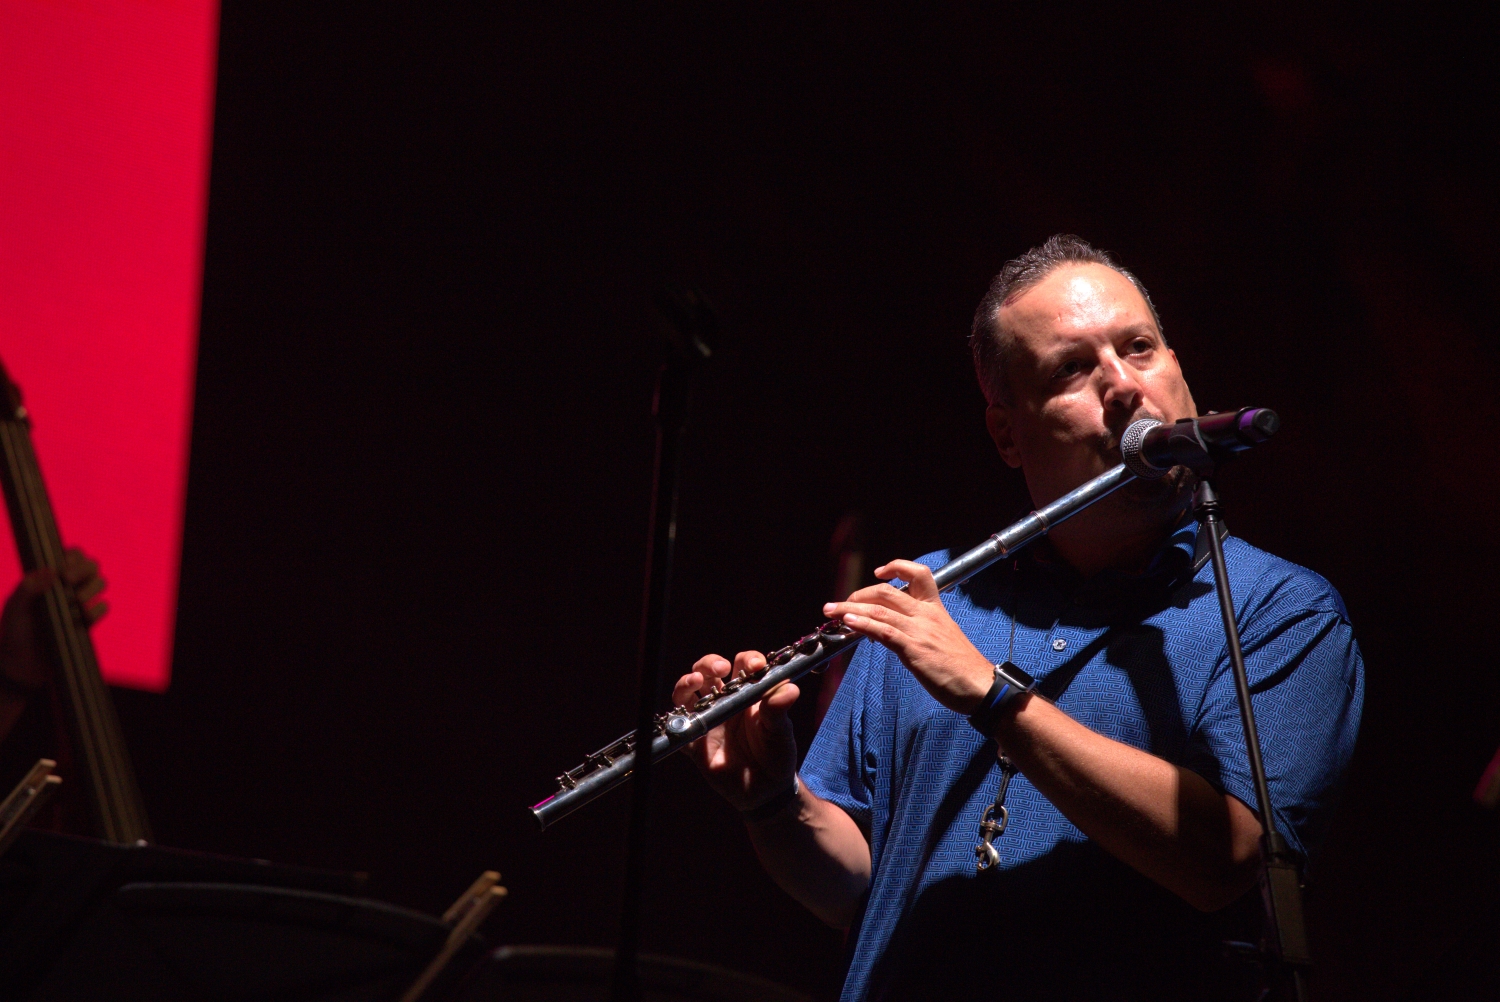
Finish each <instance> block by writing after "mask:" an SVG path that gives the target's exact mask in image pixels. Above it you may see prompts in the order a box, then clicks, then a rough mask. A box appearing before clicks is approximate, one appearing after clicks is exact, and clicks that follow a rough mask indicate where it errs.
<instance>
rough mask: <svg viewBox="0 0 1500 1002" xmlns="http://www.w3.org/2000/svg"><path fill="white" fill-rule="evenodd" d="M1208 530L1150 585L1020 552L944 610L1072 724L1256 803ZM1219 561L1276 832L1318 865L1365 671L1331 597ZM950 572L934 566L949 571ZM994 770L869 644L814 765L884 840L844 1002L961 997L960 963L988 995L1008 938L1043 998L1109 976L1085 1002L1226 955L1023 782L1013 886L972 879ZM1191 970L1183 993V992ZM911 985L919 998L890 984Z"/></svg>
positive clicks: (1165, 554) (1239, 548) (1208, 931)
mask: <svg viewBox="0 0 1500 1002" xmlns="http://www.w3.org/2000/svg"><path fill="white" fill-rule="evenodd" d="M1195 529H1196V526H1195V525H1194V524H1193V523H1191V522H1189V523H1187V524H1185V526H1184V527H1183V528H1182V529H1180V530H1179V531H1178V532H1177V533H1176V535H1174V536H1173V537H1172V540H1171V543H1170V545H1169V546H1167V547H1166V548H1165V549H1164V550H1163V551H1162V553H1161V554H1160V555H1159V556H1158V557H1157V559H1156V561H1155V562H1154V563H1153V565H1152V566H1151V568H1150V569H1148V571H1147V572H1146V573H1145V574H1144V575H1123V574H1115V573H1111V572H1105V573H1104V574H1101V575H1098V576H1097V577H1095V578H1094V579H1092V580H1090V581H1088V582H1082V581H1081V580H1080V579H1079V578H1078V576H1077V575H1076V573H1074V572H1073V571H1072V570H1071V569H1070V568H1068V567H1067V566H1066V565H1062V564H1059V563H1057V562H1055V561H1053V562H1049V561H1047V560H1046V559H1044V556H1043V555H1040V554H1037V555H1033V554H1031V553H1023V554H1021V555H1020V556H1019V557H1018V558H1016V559H1014V560H1012V561H1007V562H1003V563H1000V564H997V565H995V566H993V567H991V568H990V569H988V570H987V571H985V572H984V573H982V574H980V575H977V576H976V577H975V578H973V579H972V580H971V581H969V582H968V583H967V584H966V585H964V586H962V587H960V588H956V589H954V590H953V591H950V592H948V593H947V594H946V595H944V596H943V601H944V603H945V605H946V606H947V608H948V611H949V613H950V614H951V615H952V616H953V618H954V620H956V621H957V623H958V625H959V626H960V627H961V628H962V629H963V631H964V633H965V634H966V635H967V636H968V637H969V639H970V640H971V641H973V643H974V644H975V645H976V646H977V647H978V648H979V650H980V651H981V652H982V653H983V654H984V655H985V657H986V658H988V659H990V660H991V661H996V662H999V661H1003V660H1005V659H1006V657H1007V655H1008V654H1009V657H1010V660H1012V661H1013V662H1015V663H1016V664H1017V665H1019V666H1020V667H1021V668H1023V669H1024V670H1026V671H1028V672H1030V673H1031V674H1032V675H1033V676H1035V677H1036V678H1037V679H1038V682H1039V689H1040V692H1041V693H1042V694H1044V695H1045V696H1046V697H1047V698H1049V699H1052V700H1054V701H1055V702H1056V704H1057V706H1058V708H1059V709H1062V710H1063V711H1065V712H1067V713H1068V714H1069V715H1070V716H1072V717H1073V718H1074V719H1075V720H1078V721H1079V722H1081V723H1083V724H1085V725H1087V726H1088V727H1090V728H1092V729H1093V730H1095V731H1097V732H1099V733H1100V734H1104V735H1106V736H1108V737H1111V738H1113V739H1115V740H1117V741H1120V742H1123V743H1124V744H1128V745H1132V746H1134V747H1136V748H1141V749H1144V750H1147V751H1149V752H1151V753H1153V754H1155V755H1158V756H1160V757H1161V758H1163V759H1165V760H1167V761H1169V762H1173V763H1176V764H1179V765H1182V766H1184V767H1185V768H1187V769H1191V770H1193V771H1194V772H1197V773H1198V774H1199V775H1201V776H1203V777H1204V778H1205V779H1206V780H1208V782H1209V783H1210V784H1212V785H1213V786H1214V787H1216V788H1217V789H1219V790H1221V791H1224V792H1227V793H1230V794H1232V795H1234V796H1235V797H1237V798H1239V799H1240V800H1242V801H1244V802H1245V803H1246V804H1247V805H1255V802H1256V801H1255V793H1254V789H1253V787H1252V785H1251V781H1250V774H1249V768H1248V764H1247V761H1246V754H1245V742H1244V733H1243V730H1242V727H1241V723H1240V717H1239V710H1238V705H1237V703H1236V701H1235V688H1234V681H1233V676H1232V673H1231V672H1230V670H1229V660H1228V654H1227V650H1226V646H1225V641H1224V633H1223V624H1222V621H1221V618H1220V613H1219V607H1218V602H1217V598H1216V596H1215V594H1214V587H1213V568H1212V566H1210V565H1204V566H1203V567H1202V568H1201V570H1199V571H1197V572H1196V573H1194V571H1193V569H1192V564H1193V549H1194V539H1195ZM1225 549H1226V558H1227V561H1228V566H1229V574H1230V581H1231V587H1232V591H1233V595H1234V600H1235V609H1236V613H1237V615H1238V620H1239V627H1240V631H1241V636H1242V643H1243V647H1244V652H1245V660H1246V667H1247V670H1248V674H1249V679H1250V683H1251V688H1252V692H1253V693H1254V706H1255V713H1256V722H1257V724H1258V727H1259V730H1260V738H1261V746H1262V750H1263V754H1264V758H1265V761H1266V768H1267V771H1268V774H1269V781H1270V789H1271V800H1272V803H1273V805H1274V806H1275V816H1276V826H1277V828H1278V829H1279V830H1280V831H1281V833H1282V834H1283V835H1285V836H1286V838H1287V839H1288V840H1289V841H1290V843H1291V845H1292V846H1293V848H1294V849H1296V850H1297V851H1298V852H1299V853H1302V854H1304V855H1305V854H1306V853H1307V852H1308V850H1309V849H1312V848H1314V847H1315V846H1316V844H1317V842H1318V839H1319V837H1320V836H1321V834H1322V832H1323V830H1324V828H1325V826H1326V823H1327V821H1328V814H1329V811H1328V808H1329V807H1330V804H1331V801H1332V798H1333V795H1334V792H1335V788H1336V787H1337V785H1338V780H1339V777H1340V775H1341V774H1342V772H1343V771H1344V768H1345V766H1346V765H1347V764H1348V762H1349V757H1350V755H1351V753H1352V751H1353V747H1354V739H1355V733H1356V731H1357V730H1358V726H1359V717H1360V708H1361V703H1362V699H1363V664H1362V661H1361V658H1360V654H1359V649H1358V647H1357V645H1356V644H1355V641H1354V636H1353V633H1352V632H1351V629H1350V626H1349V621H1348V615H1347V613H1346V611H1345V609H1344V604H1343V601H1342V600H1341V599H1340V597H1339V595H1338V593H1337V592H1336V591H1335V590H1334V589H1333V587H1332V586H1331V585H1330V584H1329V583H1328V582H1327V581H1325V580H1324V579H1323V578H1321V577H1319V576H1318V575H1316V574H1313V573H1312V572H1310V571H1308V570H1305V569H1304V568H1301V567H1298V566H1296V565H1295V564H1292V563H1289V562H1287V561H1285V560H1281V559H1279V558H1277V557H1274V556H1271V555H1270V554H1267V553H1264V552H1262V551H1260V550H1257V549H1256V548H1254V547H1252V546H1250V545H1248V544H1246V543H1244V542H1242V541H1240V540H1238V539H1236V538H1234V537H1232V536H1231V537H1227V538H1226V540H1225ZM953 555H956V554H949V553H946V552H939V553H934V554H929V555H928V556H926V557H924V558H922V561H921V562H922V563H924V564H927V565H928V566H931V567H939V566H941V565H942V564H944V563H946V562H947V561H948V560H949V559H951V556H953ZM1012 632H1013V635H1014V641H1013V643H1014V651H1013V652H1011V645H1012V639H1011V638H1012ZM999 775H1000V772H999V768H998V766H997V764H996V758H995V746H994V744H993V743H992V742H988V741H986V740H985V739H983V738H981V737H980V735H979V734H978V733H977V732H975V731H974V729H973V728H971V727H970V726H969V724H968V722H967V720H965V718H964V717H962V716H960V715H959V714H957V713H954V712H953V711H951V710H948V709H946V708H945V707H943V706H942V705H941V704H939V703H938V702H937V701H936V700H935V699H934V698H933V697H932V696H931V695H930V694H928V692H927V691H926V690H925V689H923V688H922V686H921V685H920V684H919V683H918V682H917V681H916V680H915V679H914V678H913V677H912V675H911V673H910V672H908V671H907V670H906V668H905V667H904V666H902V664H901V663H900V661H899V660H897V658H896V656H895V655H894V654H893V653H891V652H890V651H889V650H887V649H886V648H884V647H881V646H879V645H877V644H874V643H871V642H869V641H866V642H864V643H862V644H860V646H859V648H858V650H857V652H856V654H855V656H854V659H853V660H852V662H851V663H850V665H849V669H848V671H847V673H846V674H845V677H844V681H843V684H842V685H841V686H840V688H839V690H838V693H837V695H836V696H835V697H834V700H833V703H832V705H831V706H830V708H829V711H828V714H827V716H826V718H825V719H824V721H823V724H822V727H821V729H820V730H819V731H818V734H817V736H816V738H815V739H814V741H813V743H812V747H811V748H810V749H809V751H808V754H807V758H806V761H805V762H804V764H803V766H802V770H801V776H802V779H803V781H804V782H805V783H806V784H807V786H808V787H809V788H810V789H811V790H812V791H813V792H815V793H816V794H818V795H819V796H820V797H823V798H824V799H827V800H830V801H832V802H833V803H835V804H838V805H839V806H840V807H842V808H843V809H844V810H845V811H847V812H848V813H849V814H850V816H851V817H853V818H854V819H855V821H856V822H857V823H858V824H859V825H860V827H861V828H862V829H863V830H864V831H865V833H866V834H867V836H868V838H869V842H870V858H871V877H870V889H869V894H868V897H867V898H866V901H865V903H864V906H863V910H862V914H861V915H860V917H859V919H858V920H857V922H856V923H855V926H854V928H853V929H851V931H850V939H849V970H848V974H847V977H846V980H845V984H844V991H843V998H844V999H846V1000H856V999H865V998H877V997H887V996H900V997H909V996H910V995H911V994H912V992H913V989H912V988H911V987H910V985H911V984H913V983H916V984H923V985H927V986H928V987H929V988H932V986H933V985H936V984H938V983H939V982H941V983H944V984H948V983H949V982H948V981H944V979H947V978H950V976H952V975H953V971H954V970H955V969H956V968H959V967H962V966H963V965H968V967H969V968H971V969H978V970H982V971H984V977H986V978H989V979H990V981H989V982H988V983H990V984H993V983H994V978H995V977H996V973H995V970H994V968H993V964H995V963H999V958H1000V957H1001V956H1003V955H1005V954H1006V949H1007V948H1006V947H1002V946H1001V944H1002V943H1004V944H1008V947H1009V949H1014V948H1015V945H1016V944H1017V943H1018V942H1024V943H1025V944H1026V946H1025V949H1026V950H1027V952H1028V953H1029V954H1031V955H1033V956H1034V957H1035V956H1047V957H1050V960H1047V961H1046V963H1047V964H1048V965H1050V967H1051V969H1052V971H1053V973H1052V974H1050V975H1048V977H1050V978H1052V979H1053V980H1052V981H1049V982H1047V983H1048V984H1053V985H1055V984H1056V983H1058V982H1057V978H1058V977H1060V976H1062V975H1063V974H1067V975H1068V976H1072V975H1071V972H1074V971H1075V970H1076V968H1075V967H1074V966H1071V965H1075V964H1076V965H1088V964H1092V965H1094V966H1096V967H1098V968H1099V972H1100V973H1099V976H1100V977H1101V978H1105V979H1107V980H1105V981H1102V982H1101V983H1100V985H1099V986H1097V987H1096V988H1089V987H1087V986H1086V985H1085V986H1083V987H1077V986H1075V988H1074V989H1072V991H1073V992H1075V993H1076V997H1087V996H1088V995H1089V994H1090V993H1092V992H1095V991H1101V992H1103V991H1107V997H1110V998H1124V997H1132V998H1133V997H1137V996H1134V995H1130V994H1129V993H1128V992H1125V993H1124V994H1122V993H1121V990H1120V988H1119V986H1120V985H1121V984H1122V982H1129V980H1130V979H1131V978H1132V977H1136V976H1137V975H1139V974H1140V971H1141V970H1144V969H1145V967H1149V966H1151V965H1155V968H1153V969H1156V968H1160V967H1162V966H1163V965H1165V967H1166V968H1172V967H1174V966H1176V967H1182V965H1183V964H1184V963H1187V961H1185V960H1184V959H1183V958H1185V957H1187V956H1189V955H1190V954H1194V951H1196V952H1197V954H1198V955H1206V953H1207V952H1212V953H1215V954H1216V952H1217V942H1218V938H1219V932H1220V931H1221V930H1218V929H1217V928H1216V927H1214V926H1213V925H1212V917H1206V916H1203V915H1202V914H1201V913H1198V912H1195V911H1193V910H1192V909H1190V908H1188V907H1187V906H1186V905H1184V904H1182V903H1181V902H1180V901H1179V900H1178V899H1176V898H1175V897H1173V896H1172V895H1170V894H1168V893H1167V892H1165V891H1164V890H1162V889H1161V888H1159V887H1157V886H1156V885H1155V884H1152V883H1151V882H1149V881H1147V880H1146V879H1145V878H1144V877H1140V876H1139V875H1136V874H1134V872H1133V871H1129V870H1128V868H1126V867H1125V866H1124V864H1121V863H1118V862H1117V861H1115V860H1113V858H1112V857H1107V856H1106V854H1104V853H1103V852H1102V850H1099V849H1097V848H1096V847H1095V846H1094V845H1093V843H1092V842H1090V841H1089V840H1088V839H1087V837H1086V836H1085V835H1084V834H1083V833H1082V832H1081V831H1079V829H1078V828H1077V827H1075V826H1074V825H1073V824H1072V823H1071V822H1070V821H1068V819H1067V818H1065V817H1063V815H1062V814H1061V812H1059V811H1058V810H1057V808H1055V807H1053V806H1052V804H1051V803H1049V802H1048V801H1047V800H1046V799H1045V798H1044V797H1042V795H1041V794H1040V793H1038V792H1037V790H1036V788H1035V787H1033V786H1032V785H1031V784H1030V783H1029V782H1028V781H1027V779H1026V777H1025V776H1024V775H1018V776H1017V777H1016V778H1015V780H1014V782H1012V784H1011V786H1010V790H1009V793H1008V796H1007V798H1006V804H1007V807H1008V810H1009V816H1010V820H1009V826H1008V828H1007V830H1006V831H1005V833H1004V834H1003V835H1002V836H1000V838H998V839H997V840H996V843H995V844H996V847H997V848H998V849H999V850H1000V853H1001V857H1002V863H1001V866H1000V868H999V869H1000V871H1010V872H1008V873H999V872H994V871H992V873H993V874H994V875H993V876H991V874H984V875H980V876H976V874H975V865H974V864H975V856H974V846H975V844H976V843H977V841H978V825H979V821H980V818H981V816H982V815H983V813H984V810H985V808H986V807H987V806H988V805H989V804H990V803H992V802H993V800H994V797H995V793H996V790H997V787H998V784H999ZM1252 910H1253V909H1252ZM1252 932H1253V930H1252ZM1090 937H1092V938H1090ZM1060 938H1061V939H1069V940H1070V942H1069V943H1067V944H1064V945H1058V944H1057V942H1056V941H1057V940H1058V939H1060ZM1096 940H1097V942H1096ZM903 944H904V945H903ZM1184 944H1188V945H1186V946H1184ZM897 947H900V949H897ZM1049 951H1051V952H1049ZM898 953H899V954H902V956H900V957H897V956H896V954H898ZM950 954H951V956H950ZM945 957H946V959H944V958H945ZM1198 960H1202V956H1199V957H1198ZM1195 962H1196V961H1195ZM1204 963H1208V962H1207V961H1204ZM1214 963H1217V961H1214ZM1017 966H1018V965H1013V964H1009V963H1005V964H1001V969H1002V970H1005V971H1007V972H1011V974H1014V972H1015V971H1016V970H1017ZM1034 967H1035V962H1034V961H1033V962H1029V963H1028V964H1027V965H1026V969H1027V970H1032V969H1033V968H1034ZM1185 970H1186V968H1183V970H1180V971H1178V972H1177V974H1175V975H1173V979H1175V980H1174V982H1173V983H1183V984H1185V983H1186V980H1185V979H1187V975H1186V974H1184V973H1183V971H1185ZM903 971H904V972H905V973H903ZM1079 976H1080V977H1082V975H1079ZM1038 977H1040V975H1038ZM903 978H905V979H906V980H905V982H904V983H906V984H907V988H906V989H905V990H901V989H896V988H892V987H891V986H892V984H898V983H903V981H902V979H903ZM913 979H915V981H913ZM1002 980H1004V979H1003V978H1002ZM1187 980H1190V979H1187ZM962 983H963V982H962V981H961V979H960V980H959V981H952V982H951V985H950V988H951V989H953V990H956V987H955V986H959V985H961V984H962ZM985 983H986V982H984V981H982V980H981V981H979V982H978V984H981V985H983V984H985ZM932 990H936V989H935V988H932ZM1197 990H1200V989H1193V991H1197ZM1204 990H1206V989H1204ZM1057 991H1058V992H1060V994H1057V997H1069V995H1068V992H1066V991H1063V990H1061V989H1058V990H1057ZM1183 991H1184V992H1188V993H1189V994H1191V992H1190V991H1189V989H1186V988H1184V989H1183ZM920 994H923V995H926V994H928V991H927V990H923V991H922V992H921V993H920ZM1024 994H1025V996H1026V997H1038V995H1039V994H1040V995H1045V994H1047V993H1046V992H1037V991H1035V990H1032V991H1028V992H1026V993H1024ZM1146 994H1154V995H1155V996H1156V997H1161V996H1160V992H1159V991H1154V992H1147V993H1146ZM1005 996H1006V993H1001V995H1000V996H997V997H1005ZM1015 997H1021V995H1016V996H1015ZM1098 997H1105V995H1099V996H1098Z"/></svg>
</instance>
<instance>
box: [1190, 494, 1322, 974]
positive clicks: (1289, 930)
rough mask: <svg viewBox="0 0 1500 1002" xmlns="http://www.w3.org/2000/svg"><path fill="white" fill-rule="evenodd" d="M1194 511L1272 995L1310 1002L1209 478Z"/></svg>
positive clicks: (1292, 890) (1295, 902)
mask: <svg viewBox="0 0 1500 1002" xmlns="http://www.w3.org/2000/svg"><path fill="white" fill-rule="evenodd" d="M1193 515H1194V517H1196V518H1197V519H1198V522H1199V523H1200V524H1201V525H1202V526H1203V528H1204V530H1205V533H1204V535H1206V536H1207V537H1208V547H1209V554H1210V557H1211V558H1212V560H1213V565H1214V587H1215V589H1216V590H1217V591H1218V595H1219V612H1220V613H1221V614H1222V615H1223V617H1224V637H1225V640H1226V641H1227V642H1228V646H1229V663H1230V668H1231V669H1232V670H1233V672H1234V687H1235V693H1236V694H1237V695H1238V697H1239V704H1240V721H1241V722H1242V723H1243V724H1244V727H1245V749H1246V751H1247V752H1248V754H1249V760H1250V777H1251V780H1252V781H1253V782H1254V784H1255V799H1256V801H1257V810H1258V811H1259V812H1260V823H1261V833H1262V834H1261V870H1260V889H1261V899H1262V902H1263V904H1264V906H1265V910H1266V926H1267V928H1266V942H1265V944H1264V946H1263V947H1262V949H1263V950H1265V951H1266V953H1267V960H1268V961H1269V969H1270V971H1271V981H1272V992H1271V997H1273V998H1291V999H1295V1000H1296V1002H1306V1000H1307V985H1306V972H1307V969H1308V967H1309V966H1310V965H1311V963H1312V956H1311V953H1310V952H1309V950H1308V946H1307V925H1306V921H1305V918H1304V916H1303V911H1302V875H1301V873H1300V872H1299V870H1298V868H1297V861H1296V858H1295V857H1294V856H1293V855H1292V851H1291V848H1290V847H1289V846H1288V845H1287V842H1286V839H1284V838H1283V837H1282V836H1281V833H1280V832H1278V831H1277V830H1276V825H1275V822H1274V812H1273V808H1272V804H1271V789H1270V786H1269V785H1268V784H1267V783H1266V766H1265V762H1264V761H1263V760H1262V758H1261V754H1260V735H1259V733H1258V732H1257V731H1256V729H1255V711H1254V708H1253V707H1252V706H1251V705H1250V682H1249V679H1248V678H1247V677H1246V675H1245V656H1244V654H1243V652H1242V651H1241V650H1240V630H1239V625H1238V624H1237V623H1236V622H1235V618H1234V598H1233V597H1232V596H1231V595H1230V593H1229V571H1228V569H1227V568H1226V566H1225V563H1224V544H1223V542H1222V541H1220V539H1219V524H1220V521H1221V517H1220V511H1219V496H1218V493H1217V492H1216V491H1215V490H1214V487H1213V484H1212V483H1210V482H1209V481H1208V480H1207V479H1203V480H1200V481H1199V482H1198V488H1197V491H1196V492H1195V493H1194V495H1193Z"/></svg>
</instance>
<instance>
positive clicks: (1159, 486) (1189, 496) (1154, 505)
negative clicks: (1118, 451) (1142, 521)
mask: <svg viewBox="0 0 1500 1002" xmlns="http://www.w3.org/2000/svg"><path fill="white" fill-rule="evenodd" d="M1197 485H1198V479H1197V477H1196V476H1195V475H1194V474H1193V471H1192V470H1190V469H1188V468H1187V467H1186V466H1174V467H1172V468H1171V469H1170V470H1168V471H1167V474H1166V475H1165V476H1162V477H1158V478H1157V479H1155V480H1140V479H1137V480H1132V481H1131V482H1130V483H1128V484H1126V485H1125V486H1124V487H1121V488H1120V489H1119V490H1118V491H1116V492H1115V497H1118V498H1119V499H1120V500H1121V501H1122V502H1124V503H1125V504H1127V505H1129V506H1130V507H1131V508H1134V509H1137V510H1140V511H1160V512H1162V513H1163V514H1176V513H1177V512H1180V511H1182V510H1183V509H1185V508H1186V507H1187V506H1188V505H1190V504H1192V501H1193V488H1195V487H1196V486H1197Z"/></svg>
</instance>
